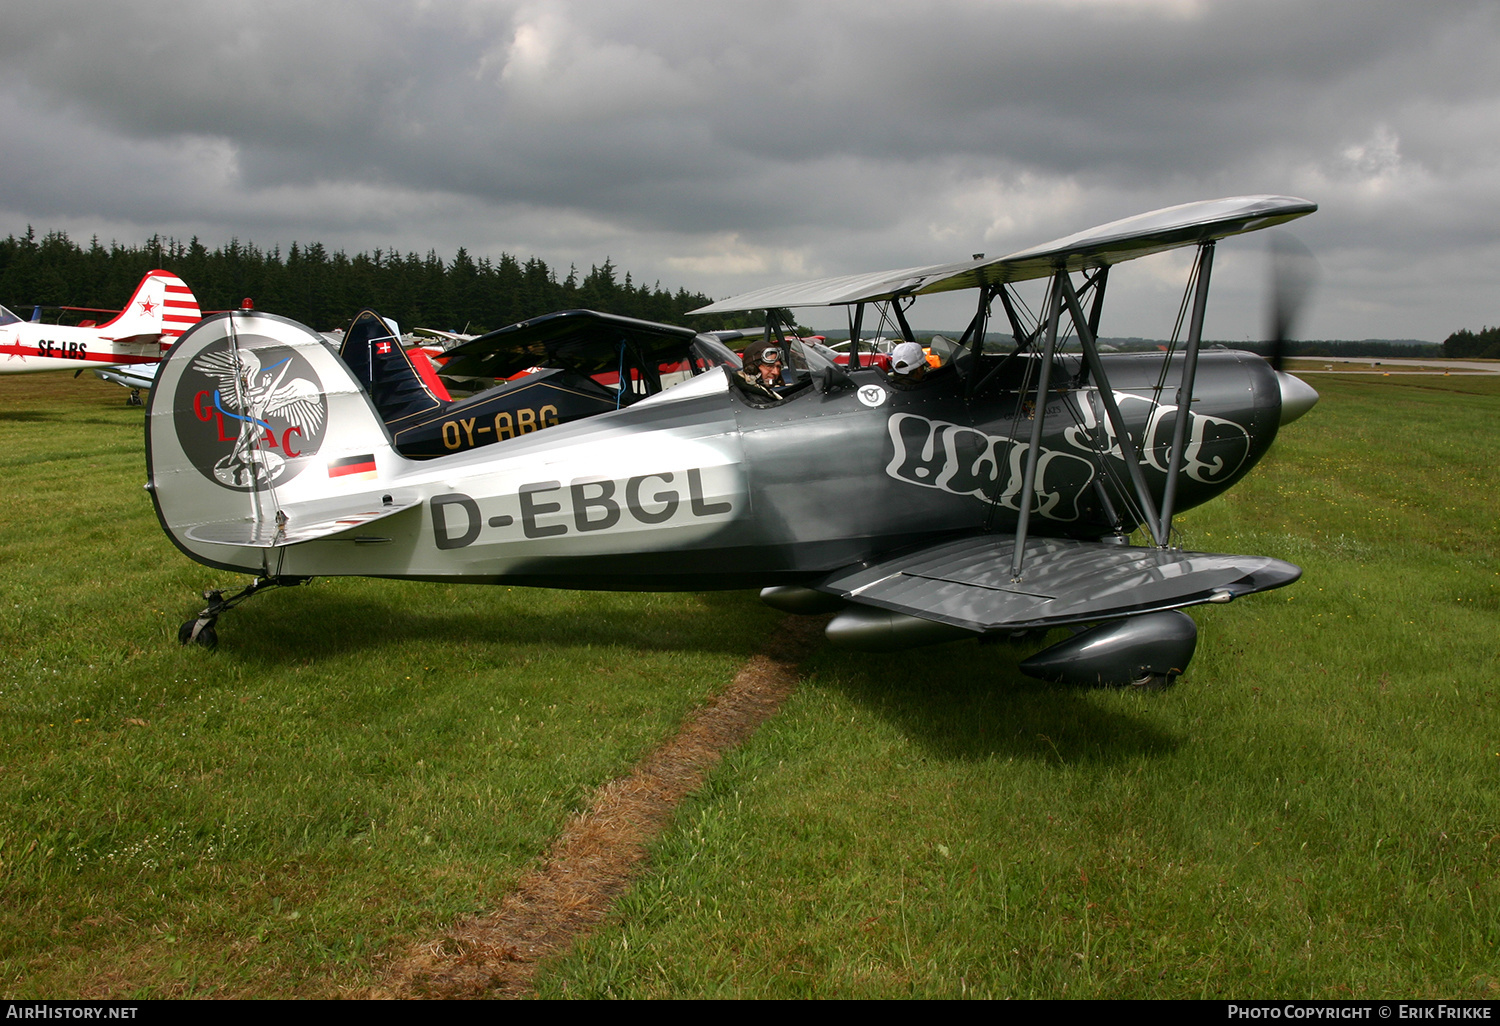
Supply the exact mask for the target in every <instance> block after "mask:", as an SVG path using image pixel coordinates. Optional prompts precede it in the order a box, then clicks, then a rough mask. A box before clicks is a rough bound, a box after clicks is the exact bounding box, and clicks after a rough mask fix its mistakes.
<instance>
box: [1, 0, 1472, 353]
mask: <svg viewBox="0 0 1500 1026" xmlns="http://www.w3.org/2000/svg"><path fill="white" fill-rule="evenodd" d="M17 8H18V9H17V10H14V11H11V12H9V13H8V15H7V25H6V32H5V33H4V35H3V37H0V129H3V131H4V137H5V138H6V139H7V140H9V144H8V145H7V147H5V148H4V150H3V152H0V214H3V215H4V218H5V219H6V221H8V222H9V223H10V224H9V229H10V230H19V229H20V228H21V227H23V226H24V224H25V222H26V221H28V220H30V221H36V222H38V226H39V227H41V228H44V229H45V228H49V227H53V226H58V225H61V226H65V227H68V228H69V230H71V231H74V232H75V234H77V233H79V232H80V231H82V230H88V231H89V232H90V233H92V231H94V230H97V229H94V228H88V226H89V225H90V224H91V223H98V224H100V225H104V226H108V228H109V230H116V229H117V228H118V230H122V231H124V230H128V229H129V228H130V227H131V226H138V228H139V231H140V232H142V233H149V232H150V231H156V230H166V231H175V232H181V233H187V232H192V233H196V234H200V235H202V236H203V237H204V238H205V240H207V241H210V242H211V243H213V242H217V241H223V240H226V239H227V238H229V237H230V236H238V237H241V238H245V237H249V236H252V235H253V236H254V237H255V238H256V239H257V240H258V241H260V242H262V243H266V244H270V243H274V242H282V243H283V244H284V243H285V242H288V241H290V240H291V239H293V238H298V239H302V240H307V239H310V238H314V237H316V238H321V239H323V240H324V241H325V242H328V243H329V244H331V245H342V246H347V247H349V248H353V249H358V248H365V247H370V246H374V245H385V246H389V245H391V244H393V243H394V244H396V245H397V246H398V247H399V248H403V249H417V250H425V249H427V248H428V247H436V248H437V249H438V250H439V251H440V252H450V253H451V252H452V250H453V249H455V248H456V247H457V246H459V245H464V246H467V247H468V248H469V249H470V251H471V252H477V253H483V252H491V253H493V252H496V251H498V250H499V249H501V248H505V249H509V250H512V251H516V252H521V253H523V254H525V253H531V252H535V253H537V254H538V255H542V256H543V257H544V258H546V259H548V260H549V261H551V262H553V263H556V264H564V265H565V264H566V263H567V262H570V261H577V262H579V263H582V264H585V265H586V264H588V263H590V262H596V261H600V260H602V259H603V257H604V256H605V255H611V256H613V257H614V259H615V261H616V263H617V264H619V265H620V266H623V267H628V268H630V269H632V270H633V271H635V272H636V275H637V277H645V278H647V279H649V278H652V277H658V276H659V277H660V278H661V279H662V280H663V282H664V283H666V284H670V285H672V286H673V287H675V286H677V285H686V286H688V287H690V288H700V289H704V290H707V291H711V292H714V293H717V294H725V293H728V292H732V291H739V290H740V289H743V288H750V287H755V286H759V285H763V284H767V283H769V282H770V281H772V280H775V279H778V278H784V277H788V276H797V275H799V274H820V273H837V272H842V271H849V270H866V269H870V268H872V267H879V266H900V265H908V264H912V263H918V262H923V261H927V260H933V261H936V260H945V259H952V258H953V257H955V256H960V255H966V254H967V253H969V252H971V251H974V250H985V251H988V252H992V253H1000V252H1005V251H1008V250H1010V249H1015V248H1020V247H1022V246H1025V245H1029V244H1032V243H1034V242H1037V241H1041V240H1042V239H1046V238H1050V237H1054V236H1058V235H1062V234H1065V233H1067V232H1070V231H1073V230H1076V229H1077V228H1080V227H1083V226H1085V225H1088V224H1090V223H1095V222H1098V221H1103V220H1109V219H1113V218H1115V217H1119V216H1123V215H1125V214H1128V213H1133V212H1136V211H1139V210H1143V209H1148V208H1150V207H1154V206H1162V205H1167V204H1170V203H1176V202H1182V201H1184V200H1186V199H1193V198H1203V197H1207V196H1213V195H1226V194H1234V193H1240V192H1286V193H1293V194H1305V195H1308V196H1309V198H1312V199H1315V200H1318V201H1319V202H1321V203H1322V204H1323V210H1322V211H1321V212H1320V213H1319V214H1318V215H1317V216H1316V217H1315V218H1311V219H1308V220H1307V221H1306V222H1303V223H1304V224H1305V225H1306V226H1307V229H1306V233H1305V237H1307V238H1308V239H1309V242H1310V244H1315V248H1316V249H1318V251H1319V252H1320V254H1322V255H1323V258H1324V261H1325V265H1328V266H1329V274H1328V280H1327V282H1326V283H1325V287H1324V303H1323V305H1322V307H1320V310H1322V311H1323V314H1322V316H1325V317H1326V318H1327V321H1326V322H1327V323H1328V327H1327V328H1326V329H1325V330H1326V332H1327V333H1340V334H1356V335H1357V334H1379V335H1397V334H1418V335H1425V336H1433V337H1441V335H1443V334H1446V333H1447V331H1449V330H1452V328H1453V327H1457V326H1460V325H1459V324H1450V323H1449V320H1451V319H1452V318H1453V317H1455V316H1458V313H1457V312H1456V311H1457V310H1458V309H1459V308H1461V307H1462V306H1463V304H1464V303H1472V302H1473V300H1472V299H1471V298H1466V297H1472V295H1473V294H1474V293H1475V292H1476V291H1477V290H1478V288H1479V285H1480V280H1479V277H1478V272H1476V271H1475V270H1474V269H1473V268H1474V267H1475V263H1474V260H1475V258H1476V257H1479V256H1484V257H1488V256H1489V255H1491V254H1490V252H1489V251H1490V250H1491V249H1492V248H1493V242H1492V240H1491V237H1490V233H1489V232H1487V230H1486V227H1485V226H1486V225H1488V224H1493V223H1494V220H1495V215H1496V214H1500V209H1497V208H1500V195H1497V192H1500V187H1497V185H1496V184H1495V183H1496V181H1497V176H1496V175H1495V174H1494V171H1495V164H1496V162H1497V159H1500V153H1497V152H1496V150H1497V145H1500V134H1497V132H1496V118H1497V115H1500V88H1497V86H1500V82H1497V79H1500V70H1497V69H1500V62H1497V61H1496V60H1495V57H1496V39H1497V36H1500V32H1497V29H1500V14H1497V9H1496V8H1495V7H1494V5H1492V4H1486V3H1426V4H1420V5H1418V4H1411V3H1405V2H1365V3H1361V4H1358V5H1351V4H1346V3H1309V2H1278V0H1224V2H1208V0H1205V2H1192V0H1176V2H1174V0H1159V2H1157V0H1139V2H1131V0H1094V2H1071V3H1070V2H1049V3H1042V2H993V3H974V2H963V3H940V2H929V3H924V4H920V5H918V4H910V3H879V2H865V3H859V4H853V3H850V4H844V3H753V2H747V3H739V4H734V5H716V4H715V5H710V4H688V3H665V2H660V3H640V4H629V3H597V4H595V3H575V4H568V3H560V2H548V3H535V4H525V3H492V2H478V0H476V2H470V3H464V2H452V3H439V2H415V0H413V2H408V3H379V4H376V3H369V4H366V3H330V4H323V5H304V4H294V3H285V2H272V0H242V2H240V3H234V4H214V5H206V4H205V5H194V4H180V3H171V4H169V3H132V4H106V3H99V2H85V0H75V2H72V3H69V2H66V0H59V2H54V3H51V4H49V5H45V6H44V5H17ZM6 227H7V226H6V225H5V224H4V223H0V230H5V228H6ZM1229 266H1231V267H1232V266H1233V261H1231V262H1230V265H1229ZM1465 267H1467V268H1469V269H1468V270H1464V268H1465ZM1153 273H1154V272H1153ZM1398 280H1399V281H1414V280H1420V281H1421V282H1422V283H1423V284H1424V285H1425V286H1426V287H1425V288H1418V289H1413V290H1411V291H1412V293H1413V295H1412V296H1411V297H1407V296H1403V297H1402V298H1403V302H1402V304H1401V305H1400V306H1396V305H1393V302H1392V297H1393V296H1395V295H1396V294H1397V293H1395V292H1393V291H1392V282H1393V281H1398ZM1221 288H1222V289H1223V290H1224V296H1225V297H1226V302H1225V304H1223V308H1224V309H1225V310H1226V311H1229V316H1231V317H1232V318H1237V320H1236V323H1241V322H1243V321H1244V320H1245V318H1246V317H1248V316H1249V313H1248V312H1247V311H1249V310H1250V309H1251V307H1253V305H1254V302H1255V301H1256V300H1255V299H1254V298H1253V297H1252V293H1253V292H1254V289H1252V288H1250V287H1249V286H1246V287H1244V288H1243V289H1241V290H1240V291H1239V292H1237V291H1236V289H1235V287H1234V286H1233V285H1225V284H1222V283H1221ZM1362 290H1374V291H1373V292H1371V291H1362ZM1142 291H1143V293H1150V294H1152V295H1153V297H1154V294H1155V292H1156V291H1157V290H1156V289H1155V288H1154V287H1153V286H1147V287H1145V288H1144V289H1143V290H1142ZM1122 295H1123V296H1124V299H1123V300H1122V303H1123V305H1125V306H1126V307H1127V308H1128V307H1129V304H1130V299H1129V295H1128V293H1122ZM1424 297H1425V298H1424ZM1116 298H1117V299H1120V298H1121V297H1120V296H1117V297H1116ZM1445 303H1446V304H1449V305H1448V306H1446V307H1444V305H1443V304H1445ZM1455 303H1456V304H1458V306H1457V307H1455V306H1454V305H1452V304H1455ZM1440 314H1441V316H1442V317H1444V318H1448V320H1442V321H1441V322H1439V321H1437V320H1435V319H1434V318H1436V317H1438V316H1439V315H1440ZM1475 315H1476V316H1477V315H1478V308H1477V307H1476V308H1475ZM1334 317H1342V318H1344V319H1345V320H1344V322H1343V324H1342V325H1340V326H1339V327H1337V328H1336V327H1335V321H1334V320H1333V318H1334ZM1424 318H1425V320H1424ZM1494 319H1495V318H1494V317H1493V316H1491V317H1490V320H1494ZM1475 326H1477V322H1476V324H1475ZM1383 329H1387V330H1383ZM1252 333H1253V332H1252Z"/></svg>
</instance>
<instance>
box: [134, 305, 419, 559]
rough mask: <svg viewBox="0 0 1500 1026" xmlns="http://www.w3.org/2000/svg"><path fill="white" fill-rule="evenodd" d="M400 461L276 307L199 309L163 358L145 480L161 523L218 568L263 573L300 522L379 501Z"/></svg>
mask: <svg viewBox="0 0 1500 1026" xmlns="http://www.w3.org/2000/svg"><path fill="white" fill-rule="evenodd" d="M400 462H401V457H400V456H398V455H397V454H396V452H395V451H394V449H392V447H391V443H390V435H389V433H388V432H387V431H386V428H385V426H384V424H382V423H381V421H380V418H379V417H378V416H377V415H376V413H375V410H374V409H373V408H372V407H371V405H370V401H369V399H368V398H367V396H366V395H365V392H364V389H363V388H361V387H360V384H359V382H357V381H356V380H355V378H354V376H353V375H352V374H351V373H350V372H349V369H348V368H347V367H345V366H344V364H343V362H342V361H341V360H340V359H339V357H338V356H337V355H336V354H335V353H334V352H333V350H332V349H331V348H330V347H329V346H328V345H327V344H325V343H324V341H323V339H322V338H321V337H320V336H319V335H318V334H317V333H315V332H313V331H312V330H311V329H310V328H307V327H304V326H303V325H301V324H298V323H296V322H295V321H291V320H287V319H286V318H283V317H276V316H274V315H271V314H263V313H247V312H240V311H236V312H231V313H224V314H217V315H215V316H212V317H209V318H208V319H206V320H203V321H200V322H199V323H198V324H197V325H196V326H194V327H193V328H192V329H190V330H189V331H188V332H187V333H186V334H184V335H183V336H182V338H181V340H180V341H179V342H178V343H177V345H175V346H174V347H173V348H172V350H171V352H169V353H168V354H167V356H166V358H165V359H164V360H163V362H162V365H161V370H160V372H159V373H158V375H157V382H156V387H155V388H153V389H152V391H151V396H150V400H149V404H148V406H147V410H146V466H147V476H148V483H147V486H146V487H147V489H148V490H149V491H150V492H151V497H152V500H153V502H154V503H155V504H156V511H157V516H158V517H159V519H160V520H161V523H162V527H163V528H164V529H165V530H166V532H167V534H168V535H169V536H170V537H171V538H172V540H173V541H174V542H175V543H176V544H177V546H178V547H179V548H181V549H182V550H183V551H184V552H186V553H187V554H188V555H190V556H191V557H192V558H194V559H196V560H198V561H199V562H202V563H206V564H208V565H210V566H216V567H220V568H223V569H231V570H236V571H241V572H245V573H268V572H270V571H271V569H272V568H271V566H270V562H269V561H270V559H271V558H272V553H273V552H274V550H275V549H276V548H277V547H278V546H280V545H287V544H293V543H294V542H295V540H297V536H298V530H299V528H300V526H301V525H303V524H307V523H310V522H320V521H327V519H328V517H329V516H330V515H333V514H338V513H340V512H341V511H343V510H345V509H356V508H361V509H362V508H363V507H365V506H369V505H370V504H371V503H374V505H375V506H377V507H378V506H379V505H381V497H380V495H379V492H380V489H381V486H380V481H379V479H380V478H381V477H382V476H389V475H390V474H392V473H394V472H395V469H396V467H397V465H398V464H399V463H400ZM382 471H383V472H384V473H382Z"/></svg>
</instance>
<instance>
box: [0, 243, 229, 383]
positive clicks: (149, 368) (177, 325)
mask: <svg viewBox="0 0 1500 1026" xmlns="http://www.w3.org/2000/svg"><path fill="white" fill-rule="evenodd" d="M202 316H203V315H202V312H201V311H200V310H199V309H198V301H197V300H196V299H194V298H193V291H192V289H190V288H188V287H187V285H185V284H184V283H183V281H182V279H181V278H179V277H177V275H175V274H172V273H171V272H170V271H151V272H149V273H148V274H147V275H146V276H145V277H144V278H142V279H141V283H140V284H139V285H137V286H136V289H135V294H134V295H132V296H131V297H130V302H128V303H126V304H125V309H123V310H121V311H120V312H119V313H118V314H117V315H116V316H115V317H114V319H113V320H110V321H107V322H106V323H104V324H100V325H97V326H96V325H93V324H91V323H89V322H87V321H85V322H84V323H83V324H81V325H78V326H76V327H73V326H69V325H65V324H43V323H41V322H40V321H25V320H22V319H21V318H20V317H17V316H16V315H15V314H14V313H12V312H11V311H9V310H7V309H6V308H5V307H3V306H0V374H31V373H36V372H38V371H52V370H73V371H81V370H92V371H97V372H100V375H99V376H100V377H105V378H107V380H112V381H113V380H116V379H117V378H116V374H112V373H108V372H125V371H133V372H136V373H133V374H127V375H126V376H127V377H130V378H136V377H139V378H141V379H143V380H142V381H141V383H139V384H137V383H135V382H134V381H131V382H126V381H121V382H120V383H121V384H125V385H126V387H127V388H132V389H137V388H143V387H149V383H150V380H151V378H152V377H154V373H155V370H156V367H155V365H156V364H158V363H160V362H161V358H162V356H163V355H165V354H166V351H167V350H168V349H170V348H172V344H173V343H174V342H176V341H177V339H178V338H179V337H180V336H181V335H182V333H183V332H184V331H186V330H187V329H188V328H191V327H192V326H193V325H194V324H196V323H198V321H199V320H200V319H201V318H202ZM140 372H149V373H144V374H143V373H140ZM137 401H139V400H137Z"/></svg>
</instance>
